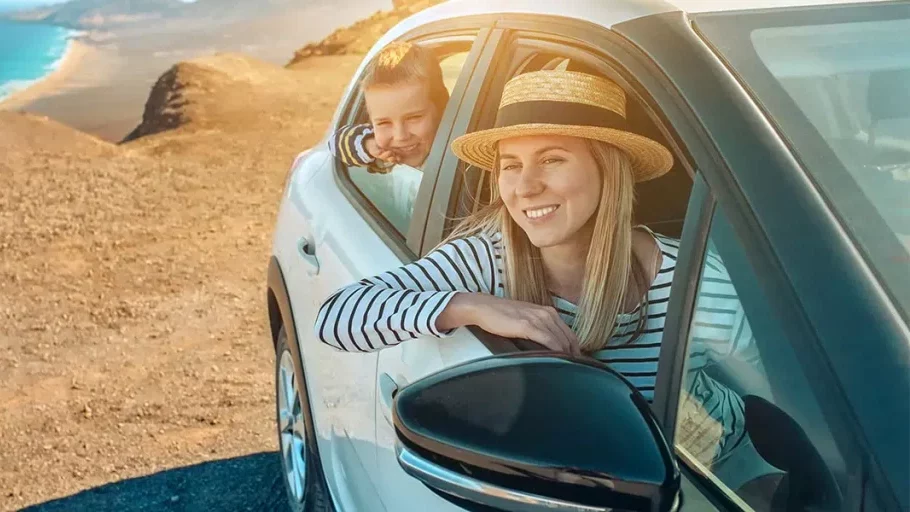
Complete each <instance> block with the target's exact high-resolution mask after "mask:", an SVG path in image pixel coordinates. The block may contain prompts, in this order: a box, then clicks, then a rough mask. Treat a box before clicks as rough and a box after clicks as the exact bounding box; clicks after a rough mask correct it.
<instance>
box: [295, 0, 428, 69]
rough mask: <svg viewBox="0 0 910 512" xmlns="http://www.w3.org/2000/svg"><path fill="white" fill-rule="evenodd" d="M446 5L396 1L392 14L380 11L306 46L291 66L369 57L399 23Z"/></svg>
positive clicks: (425, 1)
mask: <svg viewBox="0 0 910 512" xmlns="http://www.w3.org/2000/svg"><path fill="white" fill-rule="evenodd" d="M442 2H443V0H393V1H392V10H389V11H378V12H376V13H375V14H373V15H372V16H370V17H369V18H366V19H363V20H360V21H358V22H357V23H354V24H353V25H351V26H349V27H344V28H340V29H338V30H336V31H334V32H332V33H331V34H329V36H328V37H326V38H325V39H323V40H322V41H319V42H317V43H310V44H308V45H306V46H304V47H303V48H301V49H299V50H297V51H296V52H294V57H293V58H292V59H291V61H290V62H288V64H287V65H288V66H293V65H294V64H297V63H299V62H300V61H303V60H305V59H307V58H309V57H316V56H321V55H362V54H365V53H366V52H367V51H369V49H370V48H372V47H373V45H374V44H375V43H376V41H378V40H379V38H380V37H382V35H383V34H385V33H386V32H388V30H389V29H390V28H392V27H394V26H395V25H396V24H397V23H398V22H399V21H401V20H403V19H405V18H407V17H408V16H410V15H412V14H414V13H416V12H419V11H422V10H424V9H426V8H427V7H430V6H433V5H436V4H439V3H442Z"/></svg>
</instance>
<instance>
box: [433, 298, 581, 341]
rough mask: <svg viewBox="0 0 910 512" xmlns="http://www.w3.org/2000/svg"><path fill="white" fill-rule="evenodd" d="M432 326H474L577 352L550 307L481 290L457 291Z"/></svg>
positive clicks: (572, 336)
mask: <svg viewBox="0 0 910 512" xmlns="http://www.w3.org/2000/svg"><path fill="white" fill-rule="evenodd" d="M436 325H437V327H438V328H439V329H440V330H449V329H454V328H456V327H462V326H465V325H476V326H478V327H480V328H481V329H483V330H485V331H487V332H489V333H492V334H496V335H499V336H503V337H506V338H525V339H529V340H531V341H534V342H536V343H539V344H541V345H543V346H544V347H546V348H549V349H550V350H555V351H557V352H564V353H566V354H571V355H574V356H578V355H581V349H579V347H578V338H576V336H575V333H574V332H572V329H570V328H569V326H568V325H566V323H565V322H564V321H563V320H562V318H560V317H559V313H557V312H556V308H554V307H552V306H538V305H536V304H530V303H528V302H521V301H517V300H510V299H503V298H500V297H496V296H493V295H487V294H481V293H458V294H456V295H455V297H453V298H452V300H451V301H450V302H449V304H448V305H447V306H446V308H445V309H444V310H443V312H442V314H441V315H440V316H439V318H438V320H437V322H436Z"/></svg>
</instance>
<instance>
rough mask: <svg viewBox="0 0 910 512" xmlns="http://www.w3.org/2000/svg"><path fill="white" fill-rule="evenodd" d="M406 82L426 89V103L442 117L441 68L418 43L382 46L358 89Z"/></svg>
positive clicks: (444, 98)
mask: <svg viewBox="0 0 910 512" xmlns="http://www.w3.org/2000/svg"><path fill="white" fill-rule="evenodd" d="M410 81H417V82H420V83H422V84H424V86H426V87H427V88H428V89H429V94H430V100H431V101H432V102H433V105H434V106H435V107H436V111H437V114H438V115H439V116H440V117H442V113H443V112H444V111H445V109H446V104H447V103H448V101H449V91H448V89H446V84H445V81H444V80H443V77H442V68H441V67H440V65H439V59H438V58H437V56H436V54H435V53H434V52H433V50H431V49H430V48H427V47H424V46H420V45H419V44H413V43H408V42H405V41H396V42H393V43H390V44H388V45H387V46H385V47H384V48H383V49H382V50H380V51H379V53H377V54H376V56H375V57H373V59H372V60H371V61H370V62H369V64H367V66H366V68H365V69H364V71H363V77H362V78H361V81H360V88H361V90H366V89H369V88H370V87H373V86H395V85H399V84H402V83H406V82H410Z"/></svg>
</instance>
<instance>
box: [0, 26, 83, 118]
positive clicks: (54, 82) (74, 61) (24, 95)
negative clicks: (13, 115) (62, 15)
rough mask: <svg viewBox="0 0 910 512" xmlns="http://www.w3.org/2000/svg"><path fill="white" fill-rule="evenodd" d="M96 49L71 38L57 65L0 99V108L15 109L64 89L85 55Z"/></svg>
mask: <svg viewBox="0 0 910 512" xmlns="http://www.w3.org/2000/svg"><path fill="white" fill-rule="evenodd" d="M95 51H96V49H95V48H94V47H93V46H91V45H89V44H86V43H84V42H82V41H80V40H79V39H71V40H70V41H69V44H68V46H67V49H66V53H65V54H64V55H63V58H62V59H61V62H60V65H59V67H57V69H55V70H54V71H52V72H51V73H49V74H47V75H45V76H44V78H42V79H40V80H38V81H37V82H35V83H33V84H32V85H30V86H29V87H27V88H25V89H22V90H20V91H16V92H14V93H12V94H10V95H9V96H6V97H4V98H3V99H2V100H0V109H2V110H17V109H20V108H22V107H24V106H26V105H28V104H29V103H31V102H33V101H35V100H37V99H38V98H41V97H43V96H49V95H52V94H54V93H56V92H58V91H61V90H63V89H65V87H66V85H67V83H68V81H69V80H70V79H72V77H73V74H74V73H75V72H76V71H77V70H78V69H79V68H80V66H81V65H82V63H83V61H84V60H85V59H86V57H90V56H91V54H92V53H93V52H95Z"/></svg>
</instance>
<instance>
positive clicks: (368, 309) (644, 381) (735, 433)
mask: <svg viewBox="0 0 910 512" xmlns="http://www.w3.org/2000/svg"><path fill="white" fill-rule="evenodd" d="M652 234H653V233H652ZM653 235H654V238H655V240H656V241H657V243H658V245H659V247H660V250H661V254H662V256H663V257H662V259H661V267H660V269H659V271H658V273H657V276H656V277H655V279H654V281H653V282H652V284H651V287H650V288H649V290H648V294H647V299H648V300H647V307H646V308H645V314H646V315H647V318H646V319H645V322H644V327H643V330H642V332H641V334H640V335H639V336H638V337H637V338H636V339H634V340H632V341H631V342H630V341H629V340H630V338H631V337H632V336H633V334H634V332H635V329H636V326H637V325H638V324H639V323H640V322H639V320H640V315H641V309H640V308H641V307H640V306H639V307H638V308H636V309H635V310H633V311H632V312H631V313H624V314H620V315H619V316H618V318H617V320H616V329H615V331H614V334H613V336H612V337H611V339H610V340H609V342H608V343H607V345H606V346H605V347H604V348H603V349H602V350H599V351H597V352H594V353H593V354H591V355H592V357H594V358H596V359H598V360H600V361H603V362H605V363H607V364H608V365H609V366H610V367H611V368H613V369H615V370H616V371H618V372H619V373H621V374H623V375H624V376H625V377H626V378H628V379H629V381H630V382H631V383H632V384H633V385H634V386H635V387H636V388H638V390H640V391H641V393H642V394H643V395H644V397H645V398H646V399H648V400H649V401H650V400H653V397H654V385H655V380H656V377H657V363H658V358H659V354H660V347H661V340H662V337H663V329H664V322H665V320H666V316H667V304H668V302H669V300H670V285H671V283H672V281H673V273H674V270H675V268H676V256H677V251H678V247H679V245H678V241H677V240H674V239H671V238H667V237H664V236H662V235H657V234H653ZM503 275H504V273H503V256H502V235H501V234H500V233H494V234H492V235H487V234H481V235H477V236H472V237H468V238H464V239H458V240H454V241H451V242H448V243H446V244H444V245H442V246H440V247H439V248H437V249H436V250H434V251H432V252H431V253H429V254H427V255H426V256H425V257H423V258H421V259H419V260H417V261H415V262H413V263H410V264H408V265H405V266H403V267H400V268H397V269H395V270H390V271H388V272H385V273H383V274H380V275H377V276H374V277H369V278H366V279H362V280H361V281H359V282H357V283H354V284H351V285H349V286H346V287H344V288H342V289H340V290H338V291H337V292H335V293H334V294H332V295H331V296H330V297H329V298H328V299H327V300H326V301H325V302H324V303H323V305H322V307H321V308H320V310H319V315H318V317H317V319H316V325H315V330H316V335H317V336H318V338H319V339H320V340H321V341H322V342H323V343H326V344H328V345H331V346H333V347H335V348H337V349H340V350H345V351H361V352H366V351H373V350H379V349H382V348H384V347H388V346H392V345H396V344H398V343H401V342H402V341H405V340H409V339H413V338H416V337H419V336H435V337H440V338H441V337H444V336H446V335H447V334H448V333H447V332H440V331H439V330H438V329H437V328H436V321H437V319H438V317H439V315H440V314H441V313H442V311H443V310H444V309H445V307H446V305H447V304H448V302H449V301H450V300H451V299H452V297H453V296H454V295H455V294H456V293H458V292H476V293H487V294H492V295H495V296H497V297H504V296H505V290H504V284H503ZM553 305H554V306H555V307H556V309H557V311H558V312H559V314H560V317H561V318H562V319H563V320H564V321H565V322H566V323H567V324H568V325H569V326H572V325H573V324H574V323H575V316H576V312H577V308H576V306H575V305H574V304H572V303H570V302H568V301H566V300H564V299H561V298H559V297H555V296H554V297H553ZM691 336H692V337H691V342H690V347H689V355H690V360H689V362H688V365H687V378H686V383H685V386H684V389H685V393H684V397H683V400H682V402H683V409H682V412H681V415H680V416H681V417H682V420H683V423H685V424H684V425H681V427H680V431H681V432H682V434H681V437H678V439H682V438H686V437H691V438H692V439H693V440H696V441H698V442H697V443H689V444H686V446H687V448H690V447H691V446H696V445H697V446H698V447H699V448H698V449H697V450H693V449H691V448H690V450H689V451H690V453H693V454H694V455H696V457H698V458H699V459H700V460H702V461H703V462H706V463H707V462H710V461H717V460H719V459H720V458H722V457H723V456H725V454H726V453H728V452H729V451H730V450H732V449H733V448H734V447H735V446H738V445H739V444H740V443H742V441H743V440H744V437H745V428H744V427H745V424H744V413H743V405H742V401H741V400H740V398H739V397H738V396H737V395H736V394H735V393H733V392H732V391H731V390H729V389H728V388H727V387H726V386H723V385H722V384H720V383H718V382H717V381H715V380H714V379H712V378H711V377H709V376H708V375H707V374H706V373H705V372H704V370H705V369H706V368H708V367H709V366H710V365H711V364H714V363H715V362H717V361H722V360H723V358H725V357H732V356H737V355H738V354H739V353H741V352H744V351H745V350H746V349H749V348H751V347H752V346H753V344H752V342H751V330H750V329H748V324H747V322H746V321H745V317H744V316H743V313H742V308H741V306H740V303H739V300H738V298H737V295H736V291H735V290H734V289H733V285H732V283H730V280H729V276H727V274H726V271H725V269H724V266H723V264H722V263H721V261H720V259H719V258H718V257H716V256H715V255H713V254H712V255H709V256H708V260H707V261H706V268H705V272H704V274H703V277H702V283H701V288H700V290H699V295H698V298H697V300H696V312H695V318H694V324H693V328H692V335H691Z"/></svg>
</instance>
